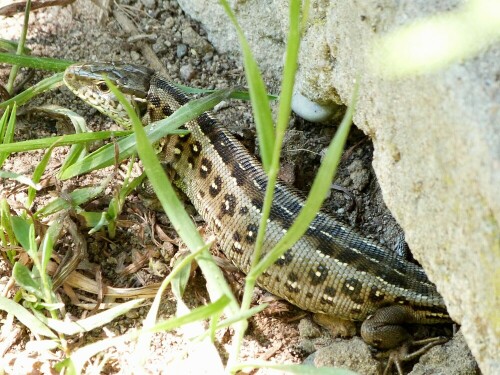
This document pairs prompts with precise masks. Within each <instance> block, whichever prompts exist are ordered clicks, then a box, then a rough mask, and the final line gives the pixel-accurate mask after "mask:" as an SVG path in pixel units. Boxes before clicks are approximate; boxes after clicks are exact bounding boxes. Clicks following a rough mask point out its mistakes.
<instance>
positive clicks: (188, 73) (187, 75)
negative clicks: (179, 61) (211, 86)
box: [179, 64, 196, 81]
mask: <svg viewBox="0 0 500 375" xmlns="http://www.w3.org/2000/svg"><path fill="white" fill-rule="evenodd" d="M179 72H180V74H181V78H182V79H183V80H185V81H190V80H191V79H193V77H194V76H195V75H196V71H195V70H194V68H193V67H192V65H191V64H188V65H182V66H181V67H180V69H179Z"/></svg>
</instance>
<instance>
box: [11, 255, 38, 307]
mask: <svg viewBox="0 0 500 375" xmlns="http://www.w3.org/2000/svg"><path fill="white" fill-rule="evenodd" d="M12 275H13V276H14V279H15V280H16V282H17V284H18V285H19V286H20V287H22V288H24V289H25V290H26V291H28V292H29V293H32V294H34V295H36V296H37V297H38V298H39V299H42V298H43V294H42V291H41V290H40V285H39V284H38V281H37V280H35V279H33V274H32V273H31V271H30V270H29V269H28V268H27V267H26V266H25V265H23V264H21V263H19V262H16V263H15V264H14V267H13V269H12Z"/></svg>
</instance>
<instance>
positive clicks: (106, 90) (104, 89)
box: [96, 81, 109, 92]
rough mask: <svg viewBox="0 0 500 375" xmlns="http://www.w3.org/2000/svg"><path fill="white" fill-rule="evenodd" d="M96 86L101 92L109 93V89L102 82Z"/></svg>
mask: <svg viewBox="0 0 500 375" xmlns="http://www.w3.org/2000/svg"><path fill="white" fill-rule="evenodd" d="M96 86H97V88H98V89H99V91H101V92H109V87H108V85H107V84H106V82H104V81H101V82H98V83H97V85H96Z"/></svg>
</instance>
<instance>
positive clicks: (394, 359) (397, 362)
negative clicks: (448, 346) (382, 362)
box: [377, 336, 448, 375]
mask: <svg viewBox="0 0 500 375" xmlns="http://www.w3.org/2000/svg"><path fill="white" fill-rule="evenodd" d="M447 341H448V338H447V337H441V336H440V337H431V338H427V339H423V340H414V341H411V340H409V341H405V342H404V343H403V344H402V345H401V346H400V347H399V348H396V349H392V350H389V351H387V352H384V353H379V354H378V355H377V358H378V359H382V358H388V361H387V366H386V367H385V369H384V372H383V375H389V374H390V370H391V367H392V366H393V365H394V367H395V368H396V371H397V372H398V375H403V374H404V372H403V362H409V361H413V360H414V359H416V358H418V357H420V356H421V355H422V354H424V353H426V352H427V351H428V350H429V349H430V348H432V347H434V346H436V345H440V344H444V343H445V342H447ZM414 346H421V348H419V349H417V350H415V351H413V352H411V353H410V348H411V347H414Z"/></svg>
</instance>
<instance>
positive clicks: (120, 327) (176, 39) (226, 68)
mask: <svg viewBox="0 0 500 375" xmlns="http://www.w3.org/2000/svg"><path fill="white" fill-rule="evenodd" d="M113 7H114V9H117V8H119V9H120V10H122V11H123V12H125V13H126V14H128V15H129V16H130V17H131V18H132V19H133V20H134V22H135V26H136V27H137V28H138V29H139V30H140V33H141V35H140V36H135V37H131V35H130V34H129V33H128V32H126V31H124V30H123V29H122V28H121V27H120V25H119V24H118V22H117V21H116V19H115V17H114V16H113V13H111V12H108V11H106V10H105V9H101V8H99V7H97V6H96V5H94V4H93V3H91V2H90V1H87V0H85V1H77V2H75V3H74V4H72V5H70V6H67V7H64V8H59V7H54V8H47V9H43V10H40V11H36V12H34V13H33V14H32V15H31V19H30V29H29V33H28V42H27V45H28V47H29V48H31V49H32V54H33V55H39V56H48V57H55V58H62V59H69V60H74V61H123V62H130V63H134V64H142V65H149V64H150V61H148V60H147V59H145V57H144V55H143V53H142V49H141V46H142V45H144V44H146V43H147V44H150V46H151V47H152V50H153V51H154V53H155V54H156V56H157V57H158V58H159V59H160V61H161V63H162V64H163V67H164V68H165V69H166V72H167V74H168V78H169V79H170V80H171V81H174V82H177V83H182V84H187V85H190V86H194V87H201V88H222V87H234V86H245V79H244V72H243V70H242V68H241V66H240V64H239V63H238V62H236V61H234V60H233V59H232V58H231V57H230V56H226V55H221V54H218V53H217V51H215V50H214V49H213V47H212V46H211V45H210V43H209V42H208V41H207V39H206V35H205V33H204V30H203V29H202V28H201V27H200V26H199V25H198V24H197V23H196V22H194V21H192V20H191V19H189V17H187V16H186V15H185V14H184V13H183V12H182V10H181V9H180V8H179V6H178V4H177V3H176V2H175V1H160V2H155V1H154V0H151V1H150V0H141V1H139V2H136V1H123V2H121V4H120V5H113ZM0 23H1V25H2V27H0V38H5V39H14V40H17V39H18V37H19V35H20V29H21V25H22V15H21V14H19V15H16V16H14V17H12V18H4V19H0ZM27 74H29V72H28V71H25V70H23V71H22V72H21V74H20V78H19V80H21V79H23V78H24V77H26V76H27ZM7 76H8V68H7V67H2V68H1V69H0V79H1V80H2V82H6V80H7ZM43 76H47V74H46V73H40V72H36V73H35V77H34V79H33V80H32V81H30V82H28V84H27V85H28V86H29V85H31V84H32V83H33V82H34V81H35V80H39V79H40V78H42V77H43ZM265 79H267V81H268V84H269V86H268V87H269V91H270V92H277V88H278V87H279V84H278V82H272V81H270V80H269V77H265ZM49 103H53V104H59V105H62V106H65V107H68V108H70V109H72V110H74V111H76V112H78V113H79V114H81V115H82V116H84V117H85V118H86V119H87V121H88V125H89V127H90V128H91V129H92V130H97V129H99V130H102V129H114V128H116V125H114V124H113V123H112V122H111V121H110V120H108V119H106V118H104V117H103V116H101V115H100V114H99V113H97V111H96V110H94V109H92V108H90V107H88V106H86V105H85V104H83V103H82V102H81V101H80V100H78V99H76V98H75V97H74V96H73V95H72V94H71V93H70V92H69V91H68V90H66V89H65V88H61V89H60V90H58V91H53V92H50V93H47V94H45V95H42V96H40V97H39V98H37V99H36V100H35V101H33V102H32V103H30V106H31V107H34V106H36V105H39V104H49ZM26 111H27V109H24V108H23V109H22V112H26ZM216 117H217V118H218V119H219V120H220V121H221V122H222V124H224V125H225V126H227V127H228V128H229V130H230V131H231V132H233V133H234V134H235V135H236V137H237V138H238V139H240V140H241V141H242V142H243V143H244V145H245V146H246V147H248V148H249V149H250V150H251V151H252V152H254V151H255V148H256V146H255V131H254V124H253V119H252V114H251V109H250V105H249V104H248V103H247V102H242V101H231V102H228V103H226V104H225V105H220V106H219V109H218V111H217V113H216ZM59 125H60V124H59V123H58V122H57V121H55V120H53V119H46V118H41V117H37V116H31V117H27V116H20V117H19V120H18V128H17V130H16V135H15V137H16V140H24V139H34V138H37V137H47V136H51V135H59V134H61V132H62V131H63V130H62V128H61V127H60V126H59ZM335 125H336V124H328V125H326V126H319V125H312V124H309V123H306V122H305V121H303V120H302V119H300V118H293V119H292V120H291V128H290V131H289V133H288V135H287V138H286V143H285V147H284V154H283V162H282V167H283V172H282V178H283V179H284V180H286V182H288V183H290V184H293V185H294V186H295V187H297V188H298V189H299V190H302V191H304V192H307V191H308V189H309V188H310V185H311V181H312V179H313V177H314V175H315V173H316V169H317V167H318V165H319V163H320V160H321V155H322V152H323V150H324V149H325V147H326V146H327V145H328V143H329V142H330V140H331V138H332V136H333V134H334V131H335ZM346 149H347V151H346V152H345V154H344V157H343V159H342V162H341V166H340V171H339V172H338V175H337V177H336V180H335V184H337V185H339V186H340V187H342V188H343V189H344V190H345V191H346V192H347V193H346V192H339V191H337V190H332V193H331V197H330V198H329V199H328V201H327V202H326V204H325V209H326V210H328V211H331V212H333V213H335V214H336V215H337V216H339V217H340V218H341V219H343V220H344V221H346V222H348V223H350V224H351V225H353V226H356V227H358V228H359V230H360V231H361V232H362V233H364V234H366V235H367V236H369V237H374V238H377V239H379V240H380V241H381V242H382V243H384V244H385V245H387V247H389V248H393V247H394V245H395V244H396V241H397V239H398V236H399V229H398V227H397V225H396V223H395V221H394V220H393V218H392V216H391V215H390V213H389V212H388V211H387V209H386V208H385V206H384V204H383V201H382V196H381V192H380V188H379V187H378V184H377V182H376V179H375V176H374V174H373V172H372V169H371V159H372V146H371V143H370V141H369V139H368V138H367V137H366V136H364V135H363V134H362V133H361V132H359V131H357V130H356V129H353V131H352V134H351V136H350V139H349V144H348V145H347V148H346ZM67 152H68V148H65V147H60V148H57V149H56V150H55V152H54V154H53V156H52V158H51V161H50V164H49V167H48V169H47V172H46V174H45V176H44V179H43V181H44V190H43V191H42V192H40V193H39V195H38V197H37V200H36V202H35V207H34V209H36V208H37V207H40V206H41V205H43V204H44V203H45V202H47V201H48V200H50V199H52V197H53V196H54V195H56V196H58V195H61V194H64V193H66V192H69V191H72V190H73V189H75V188H76V187H81V186H93V185H97V184H99V183H101V182H102V180H103V179H104V178H105V177H106V176H107V175H109V174H110V173H116V176H117V178H118V176H119V173H118V171H116V170H115V168H112V167H110V168H106V169H105V170H101V171H98V172H95V173H91V174H88V175H85V176H81V177H78V178H75V179H72V180H70V181H65V182H61V181H58V180H57V179H55V177H54V176H55V174H56V173H57V170H58V168H59V167H60V164H61V161H62V160H63V159H64V157H65V155H66V153H67ZM42 156H43V152H41V151H35V152H27V153H19V154H15V155H12V156H11V157H10V158H9V159H8V161H7V162H6V164H5V165H4V166H3V167H2V168H3V169H5V170H11V171H15V172H17V173H23V174H26V175H28V176H29V175H31V174H32V172H33V170H34V168H35V167H36V165H37V164H38V163H39V161H40V160H41V158H42ZM113 191H114V185H113V183H112V184H110V186H108V187H107V189H106V193H105V195H104V196H103V197H101V198H99V199H98V200H96V201H94V202H92V204H91V206H88V207H85V208H86V209H88V210H92V208H95V210H96V211H97V210H103V209H105V208H106V207H107V205H108V203H109V201H110V199H111V196H112V194H113ZM0 195H1V197H2V198H6V199H7V200H8V202H9V204H10V205H11V206H12V207H20V206H21V205H22V202H23V201H24V199H25V198H26V189H25V188H23V187H21V186H19V185H18V184H16V183H14V182H11V181H7V180H2V181H0ZM193 216H194V217H195V218H196V219H197V220H198V221H199V225H200V226H203V222H202V221H201V219H200V218H199V217H198V216H197V214H196V213H195V212H194V211H193ZM119 224H120V225H119V228H118V231H117V236H116V238H115V239H113V240H111V239H109V238H106V236H105V235H104V232H103V233H97V234H94V235H88V234H87V233H86V230H85V228H83V227H82V228H81V233H82V235H84V236H85V239H86V241H87V243H88V259H87V260H86V261H85V262H83V263H84V264H83V265H82V266H81V267H80V268H81V269H80V272H81V273H84V274H86V275H87V276H89V277H91V278H93V277H94V275H95V274H99V275H102V280H103V283H104V284H105V285H110V286H115V287H132V286H143V285H148V284H152V283H155V282H161V280H162V279H163V277H164V276H165V275H166V274H167V273H168V272H169V270H170V269H171V265H170V261H171V259H173V258H174V257H175V254H176V253H178V252H179V251H182V250H184V248H183V245H182V244H180V243H179V241H178V240H177V236H176V234H175V232H174V231H173V229H172V228H171V226H170V223H169V222H168V220H167V219H166V218H165V215H163V214H162V213H158V212H154V211H151V210H150V209H149V208H148V206H147V205H145V204H144V202H143V201H142V199H141V198H140V197H139V196H137V195H135V194H133V195H132V196H131V197H129V199H128V201H127V203H126V205H125V208H124V210H123V213H122V215H121V217H120V222H119ZM209 235H210V234H209V233H207V234H206V236H207V237H209ZM66 241H67V240H66ZM63 242H64V241H63ZM67 247H68V244H67V243H66V244H64V243H63V244H61V245H60V246H59V250H60V251H62V250H64V249H66V248H67ZM215 253H216V255H217V256H220V257H223V255H222V254H221V253H220V252H219V251H218V250H217V249H215ZM131 265H133V266H135V265H138V266H137V267H134V269H133V271H131V272H127V270H126V267H127V266H131ZM0 267H1V268H0V275H1V279H0V283H1V284H2V289H3V288H4V287H5V285H6V284H7V282H8V280H9V278H10V273H11V270H10V268H9V267H8V266H7V265H6V264H5V263H2V262H0ZM227 274H228V278H229V279H230V280H231V281H232V284H233V286H234V287H235V290H236V291H237V292H238V286H239V285H241V284H242V278H243V275H242V274H241V273H237V272H236V273H235V272H234V271H233V270H228V272H227ZM59 295H60V296H61V299H62V301H64V302H65V303H66V311H67V313H68V317H70V316H73V317H82V316H85V315H88V314H89V313H91V312H89V311H88V310H85V309H83V308H82V307H78V306H76V305H75V304H74V301H80V302H83V301H86V300H87V299H91V300H95V298H96V297H95V295H88V294H86V293H84V292H82V291H79V290H73V289H71V288H69V287H66V288H64V289H60V292H59ZM267 299H269V296H268V295H267V294H266V293H265V292H263V291H262V290H257V291H256V296H255V302H258V301H259V300H267ZM185 301H186V303H187V305H188V306H190V307H195V306H199V305H200V304H203V303H205V302H207V301H208V296H207V293H206V290H205V286H204V279H203V277H202V275H201V274H200V273H199V271H198V272H196V273H195V275H194V276H193V278H192V280H191V281H190V283H189V286H188V289H187V291H186V294H185ZM148 309H149V306H144V307H141V308H139V309H137V310H134V311H132V312H131V313H129V314H127V315H126V316H125V317H122V318H120V319H117V320H115V321H114V322H113V323H111V324H109V325H107V326H106V327H105V328H104V329H96V330H94V331H92V332H90V333H88V334H84V335H81V336H79V337H76V338H72V339H70V341H69V346H70V348H72V349H75V348H78V347H82V346H85V345H87V344H89V343H92V342H95V341H97V340H99V339H101V338H104V337H110V336H112V335H119V334H121V333H124V332H126V331H127V330H129V329H132V328H136V327H140V326H141V324H142V320H143V319H144V317H145V315H146V314H147V312H148ZM175 310H176V307H175V302H174V299H173V297H172V296H171V295H170V294H167V295H166V296H165V297H164V303H162V307H161V312H160V313H161V318H162V319H166V318H169V317H172V316H174V314H175ZM0 319H2V323H3V324H6V323H7V322H5V319H6V315H5V314H4V313H0ZM12 327H13V328H12V329H15V330H16V334H15V335H14V334H13V335H14V336H12V337H13V340H12V342H10V343H8V345H6V344H5V343H2V345H3V346H2V348H1V349H3V352H2V355H3V357H4V359H3V363H2V365H3V366H4V369H5V371H6V372H7V373H28V372H32V373H37V372H43V373H50V372H54V370H51V368H52V367H53V365H54V364H55V363H56V362H57V361H58V360H61V359H62V358H63V353H60V352H57V351H55V352H53V351H50V350H43V349H40V350H38V351H37V350H35V349H34V348H33V347H32V346H30V342H31V336H30V333H29V332H28V331H27V330H26V329H24V328H22V326H21V325H18V324H15V323H14V324H13V325H12ZM231 334H232V332H231V331H222V332H219V333H218V334H217V339H218V341H217V347H218V350H219V351H220V353H221V357H222V358H223V359H226V358H227V350H229V344H230V337H231ZM332 340H333V339H332V337H331V335H330V333H329V332H327V331H326V330H324V329H322V328H319V326H317V325H316V324H315V323H313V322H312V321H311V317H310V315H309V313H305V312H303V311H301V310H299V309H297V308H295V307H293V306H291V305H290V304H288V303H285V302H273V303H272V304H271V307H270V308H268V310H266V311H264V312H263V313H261V314H258V315H257V316H255V317H254V318H252V319H251V320H250V326H249V330H248V332H247V335H246V338H245V341H244V345H243V350H242V356H243V359H244V360H249V361H251V360H255V359H259V358H260V359H266V360H271V361H273V362H278V363H300V362H302V361H303V360H304V359H305V358H306V357H307V356H308V355H309V354H311V353H313V352H315V351H316V350H318V349H320V348H327V347H329V345H331V344H332ZM358 341H359V340H358ZM358 341H356V342H353V343H351V342H350V341H347V340H341V341H334V342H335V343H339V342H340V343H342V345H344V347H342V348H340V347H339V348H338V351H337V355H338V356H339V358H340V359H338V360H337V361H336V362H334V364H335V365H339V366H342V365H343V364H344V365H345V366H347V365H349V364H350V365H352V366H353V368H355V369H357V370H358V371H360V372H361V373H373V371H377V368H378V365H377V363H376V362H375V363H373V362H372V360H371V355H370V353H369V352H368V351H367V347H366V345H365V344H364V343H362V342H358ZM191 345H192V344H191V343H190V340H189V339H187V338H186V336H185V335H183V332H182V331H181V330H178V331H173V332H170V333H161V334H155V335H154V336H153V339H152V348H151V353H150V354H149V356H148V358H146V359H145V363H144V368H145V369H146V371H147V372H150V373H163V372H164V373H167V372H173V373H177V372H179V373H180V372H181V371H182V373H211V368H210V364H208V363H203V361H200V357H196V356H194V358H195V362H193V361H191V362H189V361H187V362H186V361H184V362H183V361H181V360H183V359H186V358H189V353H190V351H191V350H194V349H193V348H192V346H191ZM0 346H1V345H0ZM356 347H360V349H359V350H361V352H362V353H363V354H361V357H360V358H361V359H359V360H358V359H352V358H350V357H349V359H348V360H346V359H344V360H343V359H342V354H340V352H341V351H344V352H345V353H347V354H349V355H350V354H351V352H352V353H354V352H356V353H358V349H356ZM138 350H139V348H137V347H136V346H135V344H134V343H130V344H129V345H126V346H122V347H116V348H114V349H113V350H111V351H108V352H107V354H105V355H102V356H100V357H98V358H96V359H94V360H93V362H92V363H91V364H89V367H88V369H87V371H88V372H98V371H102V372H105V373H136V372H137V371H139V370H140V369H137V368H134V367H133V366H134V363H136V362H134V361H132V358H134V355H135V354H137V353H138ZM347 354H346V355H347ZM346 358H347V357H346ZM311 361H312V359H311ZM363 361H365V362H367V364H366V366H365V365H362V364H361V362H363ZM101 364H102V365H103V366H104V367H103V368H100V367H99V366H100V365H101ZM183 366H184V367H183ZM186 366H189V367H186ZM259 373H266V371H259Z"/></svg>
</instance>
